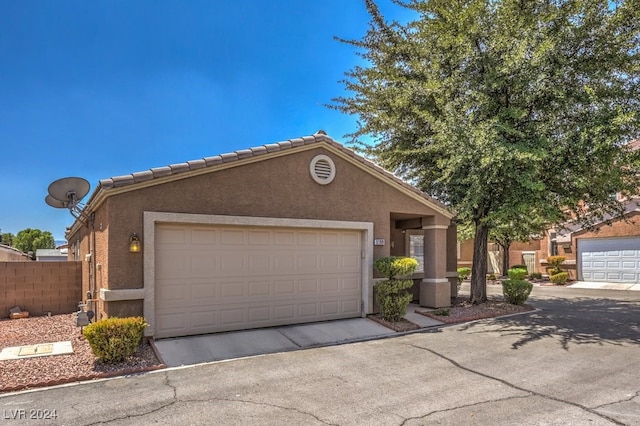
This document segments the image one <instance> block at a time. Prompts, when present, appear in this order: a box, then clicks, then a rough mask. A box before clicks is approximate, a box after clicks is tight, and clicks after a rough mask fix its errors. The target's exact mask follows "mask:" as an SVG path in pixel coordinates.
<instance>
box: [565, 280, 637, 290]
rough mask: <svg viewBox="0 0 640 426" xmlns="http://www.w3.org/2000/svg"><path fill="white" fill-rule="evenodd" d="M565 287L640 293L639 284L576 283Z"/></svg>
mask: <svg viewBox="0 0 640 426" xmlns="http://www.w3.org/2000/svg"><path fill="white" fill-rule="evenodd" d="M567 287H568V288H590V289H595V290H631V291H640V284H623V283H594V282H586V281H578V282H576V283H574V284H571V285H569V286H567Z"/></svg>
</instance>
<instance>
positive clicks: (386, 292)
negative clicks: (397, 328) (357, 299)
mask: <svg viewBox="0 0 640 426" xmlns="http://www.w3.org/2000/svg"><path fill="white" fill-rule="evenodd" d="M373 266H375V268H376V269H377V270H378V272H380V273H381V274H382V275H384V276H385V277H387V278H388V279H387V280H385V281H381V282H379V283H377V284H376V285H375V286H374V288H375V289H376V301H377V302H378V305H380V310H381V311H382V318H384V319H385V320H386V321H390V322H397V321H400V320H401V319H402V317H404V316H405V315H406V313H407V305H408V304H409V303H410V302H411V299H412V298H413V296H412V295H411V293H409V292H408V291H407V289H409V288H410V287H411V286H412V285H413V280H410V279H409V280H401V279H397V278H396V277H397V276H402V275H408V274H412V273H413V272H414V271H415V270H416V268H417V267H418V261H417V260H415V259H413V258H411V257H398V256H387V257H381V258H379V259H376V260H375V261H374V262H373Z"/></svg>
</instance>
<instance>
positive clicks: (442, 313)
mask: <svg viewBox="0 0 640 426" xmlns="http://www.w3.org/2000/svg"><path fill="white" fill-rule="evenodd" d="M449 314H451V309H449V308H438V309H436V310H435V311H433V315H437V316H439V317H448V316H449Z"/></svg>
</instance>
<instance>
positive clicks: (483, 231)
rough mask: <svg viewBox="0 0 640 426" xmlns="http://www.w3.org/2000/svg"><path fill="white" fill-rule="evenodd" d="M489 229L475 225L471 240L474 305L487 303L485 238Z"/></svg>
mask: <svg viewBox="0 0 640 426" xmlns="http://www.w3.org/2000/svg"><path fill="white" fill-rule="evenodd" d="M488 236H489V227H488V226H487V225H485V224H481V223H476V234H475V237H474V240H473V265H472V267H471V298H470V301H471V303H473V304H474V305H477V304H480V303H484V302H486V301H487V238H488Z"/></svg>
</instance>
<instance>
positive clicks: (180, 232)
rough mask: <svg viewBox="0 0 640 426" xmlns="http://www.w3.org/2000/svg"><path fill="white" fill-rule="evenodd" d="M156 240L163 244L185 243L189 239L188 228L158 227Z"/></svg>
mask: <svg viewBox="0 0 640 426" xmlns="http://www.w3.org/2000/svg"><path fill="white" fill-rule="evenodd" d="M155 240H156V242H157V243H158V244H162V245H163V246H167V245H171V244H184V243H185V242H186V241H187V229H185V228H175V227H166V226H165V227H163V228H161V229H158V231H157V232H156V234H155Z"/></svg>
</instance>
